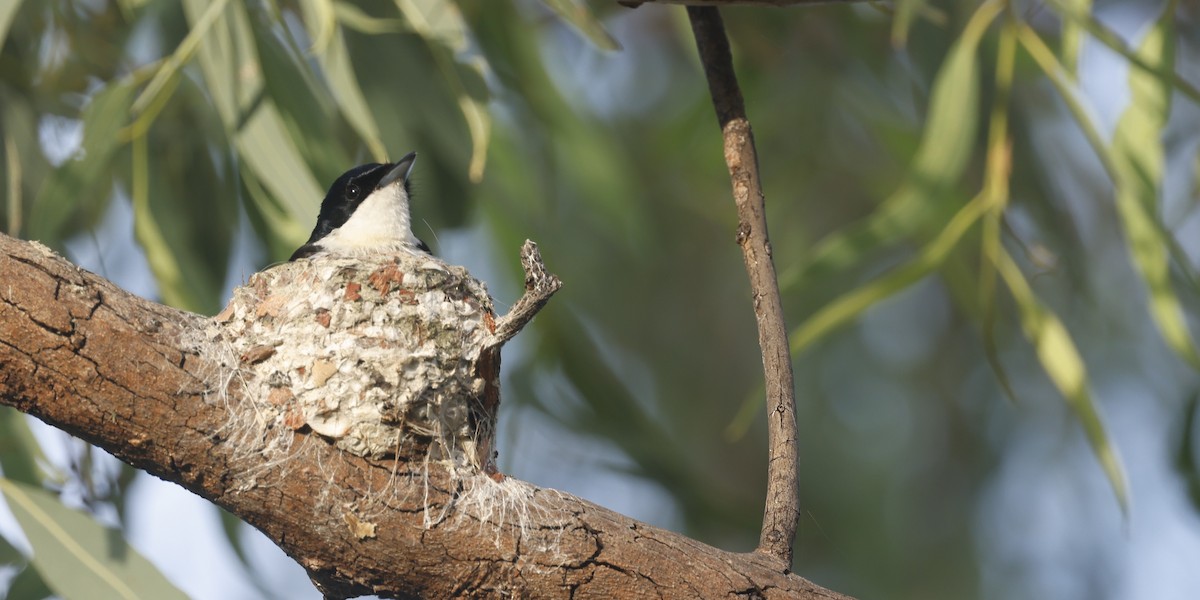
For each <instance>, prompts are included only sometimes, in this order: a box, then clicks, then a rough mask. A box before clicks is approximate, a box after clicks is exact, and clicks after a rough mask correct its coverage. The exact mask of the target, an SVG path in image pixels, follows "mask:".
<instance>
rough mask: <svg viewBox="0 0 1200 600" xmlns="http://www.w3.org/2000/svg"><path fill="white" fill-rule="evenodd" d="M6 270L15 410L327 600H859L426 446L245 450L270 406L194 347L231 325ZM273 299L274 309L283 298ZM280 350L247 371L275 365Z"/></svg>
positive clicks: (84, 281)
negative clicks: (183, 497) (294, 567)
mask: <svg viewBox="0 0 1200 600" xmlns="http://www.w3.org/2000/svg"><path fill="white" fill-rule="evenodd" d="M0 273H3V274H4V277H3V281H0V403H3V404H7V405H10V406H14V407H16V408H18V409H20V410H22V411H24V412H27V413H29V414H31V415H34V416H36V417H38V418H39V419H41V420H43V421H45V422H46V423H48V424H50V425H52V426H55V427H58V428H60V429H63V430H65V431H67V432H69V433H72V434H74V435H77V436H79V437H81V438H83V439H84V440H86V441H88V442H91V443H93V444H95V445H97V446H99V447H101V448H103V449H105V450H107V451H109V452H111V453H112V454H113V455H115V456H116V457H117V458H119V459H121V460H123V461H125V462H127V463H129V464H131V465H133V466H135V467H137V468H140V469H143V470H146V471H148V472H150V473H152V474H154V475H156V476H158V477H160V478H162V479H165V480H167V481H172V482H175V483H178V484H179V485H181V486H183V487H184V488H186V489H188V490H190V491H192V492H194V493H196V494H198V495H200V496H202V497H204V498H207V499H209V500H211V501H213V502H214V503H216V504H217V505H219V506H221V507H223V508H225V509H226V510H228V511H230V512H232V513H233V514H236V515H238V516H239V517H241V518H242V519H244V520H245V521H246V522H248V523H250V524H251V525H253V526H255V527H257V528H258V529H259V530H261V531H263V532H264V533H265V534H266V535H267V537H269V538H271V539H272V540H274V541H275V543H277V544H278V545H279V546H280V547H281V548H283V550H284V551H285V552H287V554H288V555H289V556H291V557H292V558H294V559H295V560H296V561H298V562H299V563H300V564H301V565H303V566H304V568H305V569H306V570H307V571H308V573H309V574H310V576H311V577H312V579H313V581H314V583H315V584H316V585H317V586H318V587H319V588H320V589H321V590H322V591H323V592H324V593H325V594H326V595H327V597H330V598H346V597H351V596H356V595H364V594H376V595H378V596H380V597H384V598H451V597H462V596H470V597H500V596H505V597H509V596H511V597H529V598H567V597H593V598H634V597H638V598H641V597H664V598H694V597H701V596H706V597H717V596H721V597H726V596H729V597H732V596H734V595H753V596H755V597H760V598H806V599H816V598H826V599H828V598H845V597H844V596H842V595H840V594H837V593H835V592H831V591H829V590H825V589H823V588H821V587H819V586H816V585H814V584H812V583H810V582H809V581H807V580H805V579H803V578H801V577H799V576H797V575H795V574H791V573H789V572H786V571H783V570H781V569H779V568H778V565H777V564H776V562H775V561H774V560H772V559H769V558H767V557H765V556H761V555H757V554H753V553H751V554H734V553H729V552H724V551H722V550H718V549H716V548H712V547H710V546H706V545H704V544H701V543H699V542H696V541H694V540H691V539H688V538H686V537H684V536H681V535H679V534H675V533H672V532H669V531H665V530H662V529H658V528H655V527H651V526H648V525H645V524H643V523H639V522H637V521H634V520H632V519H629V518H627V517H624V516H621V515H619V514H616V513H614V512H612V511H609V510H606V509H603V508H601V507H598V506H596V505H593V504H591V503H588V502H586V501H584V500H580V499H578V498H575V497H573V496H570V495H567V494H562V493H560V492H556V491H553V490H546V489H540V488H537V487H535V486H532V485H530V484H527V483H524V482H521V481H518V480H516V479H512V478H508V479H504V480H503V481H502V482H499V483H498V482H496V481H494V480H493V479H492V478H489V477H487V476H485V475H483V474H481V473H476V474H473V475H470V474H469V475H466V476H464V475H462V474H461V473H454V472H452V471H451V470H450V469H448V468H446V467H445V466H443V465H442V464H441V463H440V462H437V461H433V460H430V458H429V454H428V452H427V450H428V449H427V448H422V447H419V446H416V445H401V446H399V447H397V453H396V455H394V456H387V457H384V458H380V459H368V458H363V457H360V456H355V455H353V454H350V453H349V452H346V451H343V450H341V449H339V448H338V447H337V446H335V445H334V444H333V443H331V442H330V441H328V439H327V438H324V437H321V436H318V435H316V434H315V433H314V432H312V431H310V430H308V429H306V428H296V429H294V430H290V431H287V432H286V435H287V437H288V439H289V440H290V442H291V443H290V445H288V446H286V448H284V449H282V450H280V451H279V452H281V453H282V454H283V457H282V458H284V459H286V460H280V459H278V457H275V458H274V459H272V460H267V458H268V455H267V453H265V452H264V453H263V455H254V456H247V455H246V448H245V447H244V446H239V445H238V444H234V443H232V442H231V438H230V437H229V434H230V430H229V420H228V419H229V414H230V413H229V410H230V408H229V407H230V406H237V405H240V404H241V403H253V402H259V403H260V405H261V403H262V402H264V401H265V400H264V399H263V398H253V397H249V396H248V394H247V392H246V390H249V389H253V388H252V387H251V386H247V385H241V384H238V379H237V378H236V377H234V378H232V381H233V382H234V384H233V385H231V386H229V387H228V388H226V387H225V386H219V388H220V389H226V390H227V392H228V395H227V396H224V397H221V396H220V395H219V394H218V393H217V392H219V391H220V389H217V388H214V385H213V378H212V373H213V372H214V370H215V369H220V368H221V367H222V365H220V364H214V361H213V359H212V357H211V356H210V355H209V353H208V352H207V351H205V349H204V348H203V347H202V346H198V345H197V343H196V340H197V339H200V340H203V339H206V338H205V337H204V334H205V332H207V331H211V329H212V328H213V327H216V326H217V321H215V320H213V319H206V318H204V317H200V316H198V315H195V314H191V313H186V312H182V311H178V310H175V309H172V308H168V307H165V306H161V305H158V304H155V303H153V302H149V301H147V300H144V299H141V298H138V297H136V296H133V295H131V294H129V293H127V292H124V291H122V290H120V289H119V288H117V287H115V286H114V285H112V284H111V283H109V282H107V281H105V280H104V279H102V278H100V277H98V276H96V275H93V274H91V273H88V272H86V271H84V270H82V269H80V268H78V267H75V266H74V265H71V264H70V263H68V262H67V261H65V260H63V259H62V258H61V257H58V256H56V255H55V254H54V253H53V252H51V251H50V250H49V249H47V248H45V247H44V246H41V245H40V244H36V243H29V242H20V241H17V240H14V239H12V238H10V237H7V236H4V235H0ZM375 275H377V277H376V278H374V279H372V280H371V281H370V282H364V283H363V284H362V286H361V288H360V287H354V288H353V292H354V295H356V296H357V295H359V294H361V295H362V297H363V298H366V297H367V296H368V294H369V293H375V292H373V291H371V288H370V287H369V286H372V285H378V286H379V288H380V290H383V292H382V293H385V294H386V293H389V292H388V290H391V291H390V293H392V294H397V292H396V291H395V288H394V286H393V284H396V285H402V283H397V282H398V281H401V280H403V279H404V277H405V276H407V274H397V273H393V272H386V271H379V272H377V273H376V274H375ZM397 275H401V276H399V277H395V276H397ZM351 285H352V284H349V283H348V284H346V286H345V291H346V296H347V300H345V301H350V299H349V297H350V296H351V291H352V290H351ZM354 285H357V284H354ZM456 289H457V288H456ZM260 291H261V292H263V293H265V294H267V296H266V300H264V302H263V304H262V305H260V306H259V309H260V310H261V311H263V312H264V313H269V312H270V307H267V306H266V305H267V304H269V303H270V302H271V298H272V297H273V296H271V294H272V290H269V289H266V290H260ZM256 292H257V290H256V291H252V292H249V293H256ZM411 300H412V299H411V298H408V297H404V296H399V297H398V301H411ZM335 308H336V307H335ZM305 318H315V320H316V321H318V322H321V321H322V320H323V319H322V316H321V314H319V313H318V314H316V315H315V316H314V315H305ZM265 322H266V321H263V323H265ZM260 324H262V323H260ZM322 324H323V325H325V324H329V321H328V320H324V322H323V323H322ZM334 324H336V321H334ZM331 331H332V330H331ZM197 334H200V335H199V337H198V336H197ZM278 352H279V353H282V352H284V350H283V349H279V350H278ZM266 354H267V351H264V352H261V353H257V354H254V355H250V354H246V355H243V356H242V357H241V358H240V359H238V360H240V361H242V362H243V363H245V362H250V361H257V360H267V361H268V362H269V361H270V360H275V359H277V358H278V355H276V357H275V358H273V359H263V356H265V355H266ZM484 354H489V353H484ZM259 364H267V362H263V363H259ZM273 389H279V388H273ZM267 400H269V399H267ZM334 401H335V402H336V399H334Z"/></svg>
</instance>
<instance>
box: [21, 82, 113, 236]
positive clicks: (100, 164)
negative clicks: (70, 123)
mask: <svg viewBox="0 0 1200 600" xmlns="http://www.w3.org/2000/svg"><path fill="white" fill-rule="evenodd" d="M135 92H136V86H135V82H134V81H132V80H130V79H123V80H120V81H114V82H110V83H109V84H108V85H106V86H105V87H104V88H103V89H101V90H100V91H99V92H97V93H96V94H95V95H94V96H93V97H92V99H91V101H90V102H88V104H87V106H86V107H85V108H84V109H83V143H82V148H81V149H80V151H79V152H77V153H76V154H75V156H73V157H72V158H71V159H69V160H67V162H65V163H63V164H62V165H61V166H59V167H58V168H57V169H56V170H54V172H52V173H51V174H50V176H49V178H48V179H47V180H46V182H45V184H44V185H43V186H42V189H41V190H40V191H39V192H38V195H37V198H36V199H35V200H34V204H33V207H32V208H31V210H30V215H29V229H28V231H29V236H30V237H31V238H33V239H37V240H41V241H42V242H44V243H47V244H51V245H56V244H58V243H60V242H61V241H62V240H63V239H64V238H65V237H66V236H67V235H69V234H70V233H71V232H72V231H73V230H74V228H75V227H78V226H83V225H87V224H90V223H91V222H92V221H94V220H95V219H97V218H98V217H99V216H100V215H101V214H102V213H103V209H104V208H105V207H107V206H108V201H109V198H110V196H111V192H112V166H113V159H114V157H115V155H116V152H117V150H118V149H119V148H120V147H121V146H122V141H121V140H122V137H121V135H120V131H121V128H122V126H123V125H124V124H125V123H127V122H128V119H129V109H130V105H131V104H132V103H133V96H134V93H135Z"/></svg>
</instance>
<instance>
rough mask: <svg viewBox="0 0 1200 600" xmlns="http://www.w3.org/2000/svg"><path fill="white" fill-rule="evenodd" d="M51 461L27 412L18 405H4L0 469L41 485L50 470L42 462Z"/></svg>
mask: <svg viewBox="0 0 1200 600" xmlns="http://www.w3.org/2000/svg"><path fill="white" fill-rule="evenodd" d="M44 464H49V463H48V462H47V461H46V457H45V456H44V455H43V454H42V446H41V445H40V444H38V443H37V440H36V439H34V437H33V432H32V431H30V429H29V422H28V421H26V420H25V415H24V414H22V413H21V412H20V411H18V410H17V409H15V408H12V407H9V406H0V469H2V470H3V471H4V476H5V477H7V478H9V479H12V480H13V481H20V482H22V483H28V484H32V485H40V484H41V483H42V480H43V479H45V477H46V473H45V472H44V471H43V470H42V468H41V467H40V466H39V465H44Z"/></svg>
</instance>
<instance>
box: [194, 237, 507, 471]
mask: <svg viewBox="0 0 1200 600" xmlns="http://www.w3.org/2000/svg"><path fill="white" fill-rule="evenodd" d="M495 329H496V319H495V314H494V311H493V308H492V299H491V296H490V295H489V294H488V292H487V289H486V287H485V286H484V285H483V283H481V282H480V281H478V280H476V279H475V278H473V277H471V276H470V274H469V273H467V271H466V270H465V269H463V268H461V267H454V266H450V265H447V264H445V263H443V262H442V261H440V260H438V259H436V258H433V257H430V256H427V255H417V254H406V253H402V254H389V255H380V256H373V257H354V258H345V257H325V256H322V257H317V258H313V259H309V260H301V261H297V262H290V263H284V264H281V265H278V266H275V267H272V268H270V269H268V270H266V271H263V272H260V273H256V274H255V275H253V276H252V277H251V278H250V281H249V282H248V283H247V284H246V285H245V286H242V287H240V288H238V289H237V290H236V291H235V292H234V296H233V299H232V300H231V301H230V303H229V306H227V307H226V308H225V310H224V311H222V312H221V313H220V314H219V315H217V316H216V317H215V318H214V319H213V320H212V323H211V326H210V329H209V331H208V332H207V335H208V338H209V340H208V341H209V342H213V343H215V344H214V345H213V346H210V347H216V348H219V349H220V351H219V354H221V356H219V357H217V361H216V362H217V363H218V364H220V365H221V368H222V369H223V370H224V371H225V372H224V373H223V374H222V378H223V379H225V380H226V381H225V382H224V385H220V384H218V385H217V386H216V387H217V388H218V389H221V390H226V389H227V388H228V387H229V386H230V385H236V386H239V387H241V390H240V394H239V395H240V396H241V398H242V399H243V400H242V401H241V402H238V403H236V404H234V403H228V405H229V406H230V413H231V414H230V423H229V426H228V429H229V430H230V431H229V432H228V435H229V438H230V439H231V441H234V442H235V443H237V444H239V446H240V447H241V448H243V449H245V450H253V451H254V452H256V453H258V454H259V459H260V460H261V459H262V458H263V457H262V456H261V454H262V452H263V451H269V450H271V449H280V448H283V447H286V446H288V445H290V443H291V439H292V438H294V437H295V435H294V432H298V431H299V432H309V431H310V432H312V433H313V434H316V435H318V436H320V437H322V438H324V439H326V440H328V441H329V442H331V443H333V444H335V445H337V447H339V448H341V449H342V450H345V451H346V452H350V453H352V454H356V455H359V456H363V457H368V458H374V459H378V458H382V457H386V456H389V455H398V454H399V453H400V449H401V448H402V447H405V446H406V445H407V444H410V443H414V444H421V445H423V446H424V447H427V448H428V456H429V457H430V458H433V459H436V460H442V461H449V462H451V463H453V464H454V465H456V466H461V467H474V468H476V469H479V470H485V469H486V468H487V462H488V455H489V454H490V452H491V439H492V431H493V430H494V424H495V408H496V407H495V403H496V402H498V390H497V389H495V388H494V386H495V385H498V382H496V378H497V377H498V366H499V360H498V348H494V345H489V344H491V343H492V342H493V333H494V332H495ZM493 349H495V350H496V357H495V358H494V359H493V357H492V356H490V354H491V353H492V351H493ZM481 365H482V367H481ZM489 387H491V388H492V389H489ZM489 398H493V399H494V400H492V401H489V400H488V399H489Z"/></svg>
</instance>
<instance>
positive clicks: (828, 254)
mask: <svg viewBox="0 0 1200 600" xmlns="http://www.w3.org/2000/svg"><path fill="white" fill-rule="evenodd" d="M1002 8H1003V5H1002V4H1001V3H999V2H994V1H993V2H985V3H984V4H983V5H981V6H980V7H979V9H978V10H976V12H975V15H974V16H973V17H972V18H971V20H970V21H969V22H968V24H967V26H966V28H965V29H964V30H963V33H962V35H960V36H959V38H958V40H957V41H956V42H955V43H954V46H953V47H951V48H950V52H949V54H948V55H947V56H946V60H945V62H943V63H942V67H941V68H940V69H939V70H938V74H937V77H936V78H935V80H934V83H933V89H932V92H931V94H930V99H929V109H928V111H927V113H926V114H927V115H928V117H927V118H928V120H927V121H926V124H925V130H924V133H923V134H922V136H921V143H920V146H919V147H918V149H917V152H916V156H914V158H913V162H912V165H911V166H910V167H909V173H908V176H907V177H906V178H905V180H904V182H903V183H901V185H900V187H899V188H898V189H897V190H896V192H894V193H893V194H892V195H891V196H889V197H888V198H887V199H886V200H884V202H883V204H881V205H880V207H879V208H878V209H876V211H875V212H874V213H872V214H871V216H869V217H867V219H866V220H865V221H863V222H861V223H858V224H855V225H852V226H850V227H849V228H847V229H845V230H843V231H840V232H837V233H834V234H832V235H830V236H828V237H827V238H825V239H824V240H822V241H821V242H820V243H819V244H818V245H817V247H816V248H815V249H814V250H813V252H812V254H811V258H809V259H808V260H806V261H804V262H803V263H800V264H797V265H795V266H793V267H791V268H789V269H788V270H787V271H785V272H784V274H783V276H782V277H781V281H780V286H781V288H782V289H783V290H785V291H786V290H789V289H794V288H795V287H796V286H797V285H799V284H800V282H801V281H803V280H804V279H805V278H806V277H819V276H821V275H823V274H826V273H829V272H832V271H839V270H842V269H846V268H848V267H850V266H852V265H854V264H856V263H858V262H860V261H861V260H862V259H863V258H864V257H865V256H867V255H868V254H870V253H872V252H874V251H875V250H877V249H879V248H881V247H883V246H886V245H889V244H892V243H895V242H897V241H899V240H903V239H907V238H909V237H911V236H913V235H914V234H916V233H917V231H918V230H920V228H921V227H922V226H924V225H934V223H932V222H931V221H932V220H933V218H934V217H937V216H938V215H940V214H942V213H943V212H944V211H943V210H942V207H943V205H944V202H943V201H942V200H943V197H944V196H946V194H947V193H948V191H949V190H950V189H951V188H952V186H953V185H954V184H956V183H957V182H958V181H959V179H960V178H961V177H962V174H963V172H964V171H965V169H966V166H967V163H968V161H969V160H970V158H971V155H972V154H973V147H974V144H975V133H976V125H977V122H978V115H979V73H978V69H979V67H978V61H977V59H976V54H977V52H978V49H979V42H980V40H981V39H982V38H983V34H984V32H985V31H986V30H987V27H988V25H989V24H991V22H992V21H993V20H994V19H995V18H996V16H997V15H999V14H1000V11H1001V10H1002Z"/></svg>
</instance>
